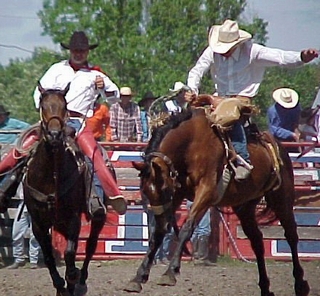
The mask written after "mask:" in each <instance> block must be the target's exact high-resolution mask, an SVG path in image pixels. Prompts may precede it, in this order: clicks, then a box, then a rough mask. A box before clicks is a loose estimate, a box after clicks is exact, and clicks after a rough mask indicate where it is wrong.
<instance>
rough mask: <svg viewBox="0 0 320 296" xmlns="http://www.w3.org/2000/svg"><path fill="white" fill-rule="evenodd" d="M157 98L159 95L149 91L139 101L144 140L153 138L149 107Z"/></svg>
mask: <svg viewBox="0 0 320 296" xmlns="http://www.w3.org/2000/svg"><path fill="white" fill-rule="evenodd" d="M156 99H157V97H155V96H154V94H153V93H152V91H148V92H146V93H145V94H144V96H143V97H142V99H141V100H140V101H139V103H138V105H139V107H140V115H141V124H142V142H148V141H149V140H150V138H151V132H150V116H149V108H150V106H151V104H152V103H153V102H154V100H156Z"/></svg>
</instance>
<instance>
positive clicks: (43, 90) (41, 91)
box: [38, 80, 46, 95]
mask: <svg viewBox="0 0 320 296" xmlns="http://www.w3.org/2000/svg"><path fill="white" fill-rule="evenodd" d="M38 90H39V92H40V93H41V95H43V93H44V92H45V91H46V90H45V89H44V88H43V87H42V85H41V83H40V80H38Z"/></svg>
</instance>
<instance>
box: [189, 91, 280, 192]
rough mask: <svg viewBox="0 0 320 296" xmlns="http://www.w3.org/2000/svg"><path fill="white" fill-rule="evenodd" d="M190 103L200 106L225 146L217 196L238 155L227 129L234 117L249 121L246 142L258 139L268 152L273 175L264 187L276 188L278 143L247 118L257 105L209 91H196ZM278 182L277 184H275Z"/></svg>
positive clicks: (278, 166) (278, 179) (247, 100)
mask: <svg viewBox="0 0 320 296" xmlns="http://www.w3.org/2000/svg"><path fill="white" fill-rule="evenodd" d="M189 104H190V105H191V107H193V108H203V109H204V110H205V114H206V117H207V119H208V120H209V122H210V123H211V126H212V128H214V129H215V130H216V131H217V134H218V135H219V137H220V139H221V141H222V142H223V144H224V147H225V155H226V158H227V164H226V165H225V167H224V171H223V174H222V178H221V179H220V181H219V183H218V192H219V197H220V198H222V197H223V194H224V192H225V190H226V188H227V186H228V184H229V182H230V180H231V172H230V170H229V168H231V170H233V172H234V171H235V168H236V167H235V165H234V161H235V160H236V159H237V158H238V157H239V156H238V155H237V153H236V151H235V149H234V147H233V145H232V143H231V139H230V137H229V135H228V133H227V131H228V130H230V129H231V128H232V126H233V124H234V123H235V122H237V121H242V122H245V121H247V122H248V126H247V127H245V131H246V137H247V140H248V143H250V141H254V142H259V143H260V144H261V145H262V146H263V147H264V148H265V149H266V150H267V152H268V153H269V155H270V159H271V160H272V166H273V171H272V176H271V177H270V180H269V182H267V183H268V185H267V190H268V189H271V188H273V190H275V189H277V188H278V186H279V185H280V184H281V177H280V167H281V165H282V160H281V157H280V153H279V147H278V144H277V143H276V141H275V140H274V139H273V137H272V136H271V135H270V134H269V133H267V132H262V133H261V132H260V131H259V129H258V127H257V126H256V124H254V123H251V122H250V121H249V120H248V119H249V117H250V116H251V115H253V114H257V113H259V109H258V108H257V107H256V106H254V105H253V104H251V101H250V99H248V98H243V97H235V98H227V99H225V98H222V97H217V96H212V95H199V96H198V97H193V98H192V100H190V102H189ZM276 184H278V186H275V185H276Z"/></svg>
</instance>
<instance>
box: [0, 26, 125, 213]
mask: <svg viewBox="0 0 320 296" xmlns="http://www.w3.org/2000/svg"><path fill="white" fill-rule="evenodd" d="M61 46H62V47H63V48H65V49H68V50H69V51H70V57H69V59H68V60H63V61H61V62H58V63H56V64H53V65H52V66H51V67H50V68H49V69H48V70H47V72H46V73H45V74H44V75H43V77H42V78H41V79H40V83H41V85H42V87H43V88H44V89H59V88H60V89H65V88H66V87H67V85H68V84H70V89H69V91H68V93H67V94H66V101H67V108H68V111H69V115H70V118H69V120H68V125H69V126H71V127H73V128H75V129H76V131H77V137H76V141H77V143H78V145H79V146H80V149H81V150H82V152H83V153H84V154H85V155H86V156H87V157H88V158H89V159H90V160H91V161H92V162H93V165H94V169H95V174H94V183H95V186H96V188H97V192H99V193H100V194H99V198H98V197H95V198H92V199H90V200H89V204H88V208H89V212H90V213H91V215H92V216H94V217H98V216H102V215H103V214H104V213H106V208H105V205H104V201H103V198H104V197H103V193H102V190H101V187H102V189H103V192H104V193H105V195H106V196H107V202H108V203H109V204H111V205H112V207H113V208H114V209H115V210H116V211H117V212H118V213H119V214H124V213H125V211H126V207H127V204H126V201H125V199H124V197H123V195H122V194H121V193H120V191H119V188H118V186H117V184H116V182H115V180H114V178H113V176H112V174H111V173H110V171H109V170H108V168H107V167H106V165H105V162H104V159H103V156H102V153H101V151H100V149H98V147H97V142H96V141H95V139H94V137H93V134H92V132H91V130H90V129H88V128H86V126H85V120H86V118H87V117H90V116H92V114H93V106H94V103H95V100H96V97H97V95H98V94H99V93H100V91H103V90H104V91H107V92H111V93H114V94H115V95H116V96H119V89H118V86H117V85H116V84H115V83H114V82H113V81H112V80H111V79H110V78H109V77H108V76H107V75H105V74H104V73H103V72H102V71H101V69H100V68H99V67H96V66H92V65H91V64H89V63H88V60H87V58H88V55H89V51H90V50H92V49H94V48H96V47H97V46H98V44H91V45H90V44H89V40H88V37H87V36H86V34H85V33H84V32H83V31H76V32H74V33H73V34H72V36H71V38H70V41H69V43H68V44H66V43H61ZM39 100H40V92H39V90H38V88H36V89H35V91H34V101H35V106H36V108H39ZM36 140H37V138H36V137H34V139H30V138H29V139H26V142H28V144H27V143H26V142H25V145H31V144H32V143H33V142H34V141H36ZM16 163H17V157H14V155H13V152H11V153H9V154H8V156H7V158H6V159H4V160H3V161H2V162H1V163H0V173H3V172H4V171H6V170H9V169H10V168H12V167H13V166H14V165H15V164H16ZM90 164H91V162H90ZM90 164H89V165H90ZM1 189H2V190H1ZM3 196H5V190H3V188H0V203H1V200H4V198H3ZM0 208H1V204H0ZM3 209H4V207H2V208H1V210H3Z"/></svg>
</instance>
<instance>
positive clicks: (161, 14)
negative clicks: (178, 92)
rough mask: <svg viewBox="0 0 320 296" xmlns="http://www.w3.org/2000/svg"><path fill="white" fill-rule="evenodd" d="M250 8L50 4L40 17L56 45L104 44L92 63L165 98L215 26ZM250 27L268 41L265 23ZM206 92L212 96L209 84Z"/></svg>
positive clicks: (119, 1)
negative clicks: (73, 38) (74, 37)
mask: <svg viewBox="0 0 320 296" xmlns="http://www.w3.org/2000/svg"><path fill="white" fill-rule="evenodd" d="M245 5H246V1H245V0H226V1H218V0H203V1H193V0H179V1H172V0H146V1H141V0H130V1H128V0H116V1H105V0H94V1H93V0H91V1H74V0H55V1H53V0H45V1H44V5H43V10H42V11H40V12H39V16H40V18H41V20H42V26H43V28H44V34H47V35H50V36H51V37H52V39H53V41H54V42H60V41H67V40H68V39H69V37H70V35H71V34H72V32H73V31H75V30H85V31H86V32H87V34H88V35H89V38H90V40H91V41H92V42H94V41H99V44H100V45H99V47H98V48H97V49H96V50H94V51H92V52H91V53H90V59H91V61H92V62H93V63H97V64H100V65H101V66H102V68H103V69H104V70H105V71H106V72H107V73H108V74H109V75H110V76H111V77H112V79H113V80H114V81H115V82H116V83H118V84H119V85H123V84H126V85H129V86H131V87H132V88H133V89H134V90H135V91H136V92H138V93H140V94H142V93H144V92H145V91H147V90H150V89H152V91H154V92H155V93H158V94H164V93H166V92H167V90H168V88H169V87H171V86H172V84H173V83H174V81H177V80H181V81H185V80H186V77H187V73H188V70H189V69H190V68H191V67H192V65H193V64H194V62H195V61H196V59H197V57H198V56H199V55H200V54H201V51H202V50H203V49H204V48H205V47H206V46H207V32H208V29H209V28H210V26H211V25H213V24H217V23H218V24H219V23H222V21H223V20H224V19H226V18H231V19H238V18H239V17H240V15H241V13H242V12H243V11H244V8H245ZM247 27H248V29H249V30H250V31H251V32H252V33H254V34H256V36H257V38H258V39H259V41H261V42H263V41H265V33H266V30H265V28H266V23H264V22H263V21H262V20H261V19H255V20H254V21H253V23H252V24H247ZM203 91H210V92H211V91H212V83H211V82H210V81H209V80H208V79H205V80H204V83H203Z"/></svg>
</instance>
